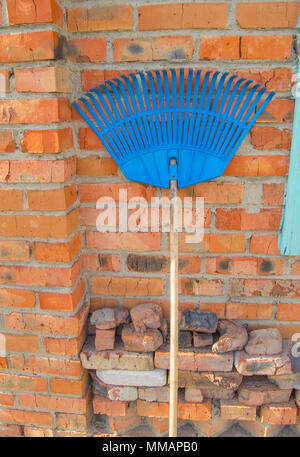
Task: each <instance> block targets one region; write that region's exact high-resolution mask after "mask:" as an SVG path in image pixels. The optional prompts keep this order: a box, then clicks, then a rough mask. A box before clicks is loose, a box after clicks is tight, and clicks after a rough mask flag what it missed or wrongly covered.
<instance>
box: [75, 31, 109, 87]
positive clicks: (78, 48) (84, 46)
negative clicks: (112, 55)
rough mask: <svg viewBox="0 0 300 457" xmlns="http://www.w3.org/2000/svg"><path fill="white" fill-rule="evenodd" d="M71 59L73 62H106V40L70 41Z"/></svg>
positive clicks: (79, 39) (84, 39)
mask: <svg viewBox="0 0 300 457" xmlns="http://www.w3.org/2000/svg"><path fill="white" fill-rule="evenodd" d="M69 59H70V60H71V62H104V61H105V59H106V40H105V38H101V37H97V38H78V39H75V40H69ZM98 84H99V83H98Z"/></svg>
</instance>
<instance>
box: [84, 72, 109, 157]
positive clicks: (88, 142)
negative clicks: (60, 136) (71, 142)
mask: <svg viewBox="0 0 300 457" xmlns="http://www.w3.org/2000/svg"><path fill="white" fill-rule="evenodd" d="M86 71H88V70H86ZM96 72H97V70H95V73H93V79H91V78H90V77H89V78H87V80H86V82H85V84H86V89H84V90H89V89H90V88H91V87H94V86H97V85H98V84H100V83H104V79H103V81H102V80H100V79H99V77H98V73H96ZM99 72H101V74H102V73H104V72H103V70H99ZM83 74H84V72H82V75H83ZM82 77H83V76H82ZM79 145H80V149H88V150H94V149H105V148H104V146H103V144H102V143H101V141H100V140H99V138H98V136H97V135H96V134H95V133H94V132H93V131H92V129H90V128H89V127H81V128H80V129H79ZM99 159H100V157H99Z"/></svg>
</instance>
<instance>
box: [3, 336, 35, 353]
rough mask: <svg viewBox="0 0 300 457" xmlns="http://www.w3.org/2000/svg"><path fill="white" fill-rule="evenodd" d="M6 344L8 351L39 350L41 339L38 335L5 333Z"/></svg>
mask: <svg viewBox="0 0 300 457" xmlns="http://www.w3.org/2000/svg"><path fill="white" fill-rule="evenodd" d="M4 335H5V346H6V350H7V351H12V352H22V353H23V352H39V340H38V336H37V335H19V334H15V333H5V334H4Z"/></svg>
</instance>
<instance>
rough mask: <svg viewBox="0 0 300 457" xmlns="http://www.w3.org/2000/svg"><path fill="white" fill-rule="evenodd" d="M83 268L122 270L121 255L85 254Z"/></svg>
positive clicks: (89, 269) (91, 269)
mask: <svg viewBox="0 0 300 457" xmlns="http://www.w3.org/2000/svg"><path fill="white" fill-rule="evenodd" d="M83 269H84V270H87V271H120V257H119V255H117V254H85V255H84V256H83Z"/></svg>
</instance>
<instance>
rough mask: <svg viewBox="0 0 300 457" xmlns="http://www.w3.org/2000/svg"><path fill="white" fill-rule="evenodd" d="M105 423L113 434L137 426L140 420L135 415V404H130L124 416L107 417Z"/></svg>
mask: <svg viewBox="0 0 300 457" xmlns="http://www.w3.org/2000/svg"><path fill="white" fill-rule="evenodd" d="M107 421H108V424H109V427H110V429H111V430H112V431H113V432H117V433H120V432H123V431H125V430H128V429H129V428H132V427H135V426H137V425H139V424H140V423H141V418H140V416H138V414H137V411H136V404H134V403H130V404H129V406H128V408H127V410H126V416H108V417H107Z"/></svg>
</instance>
